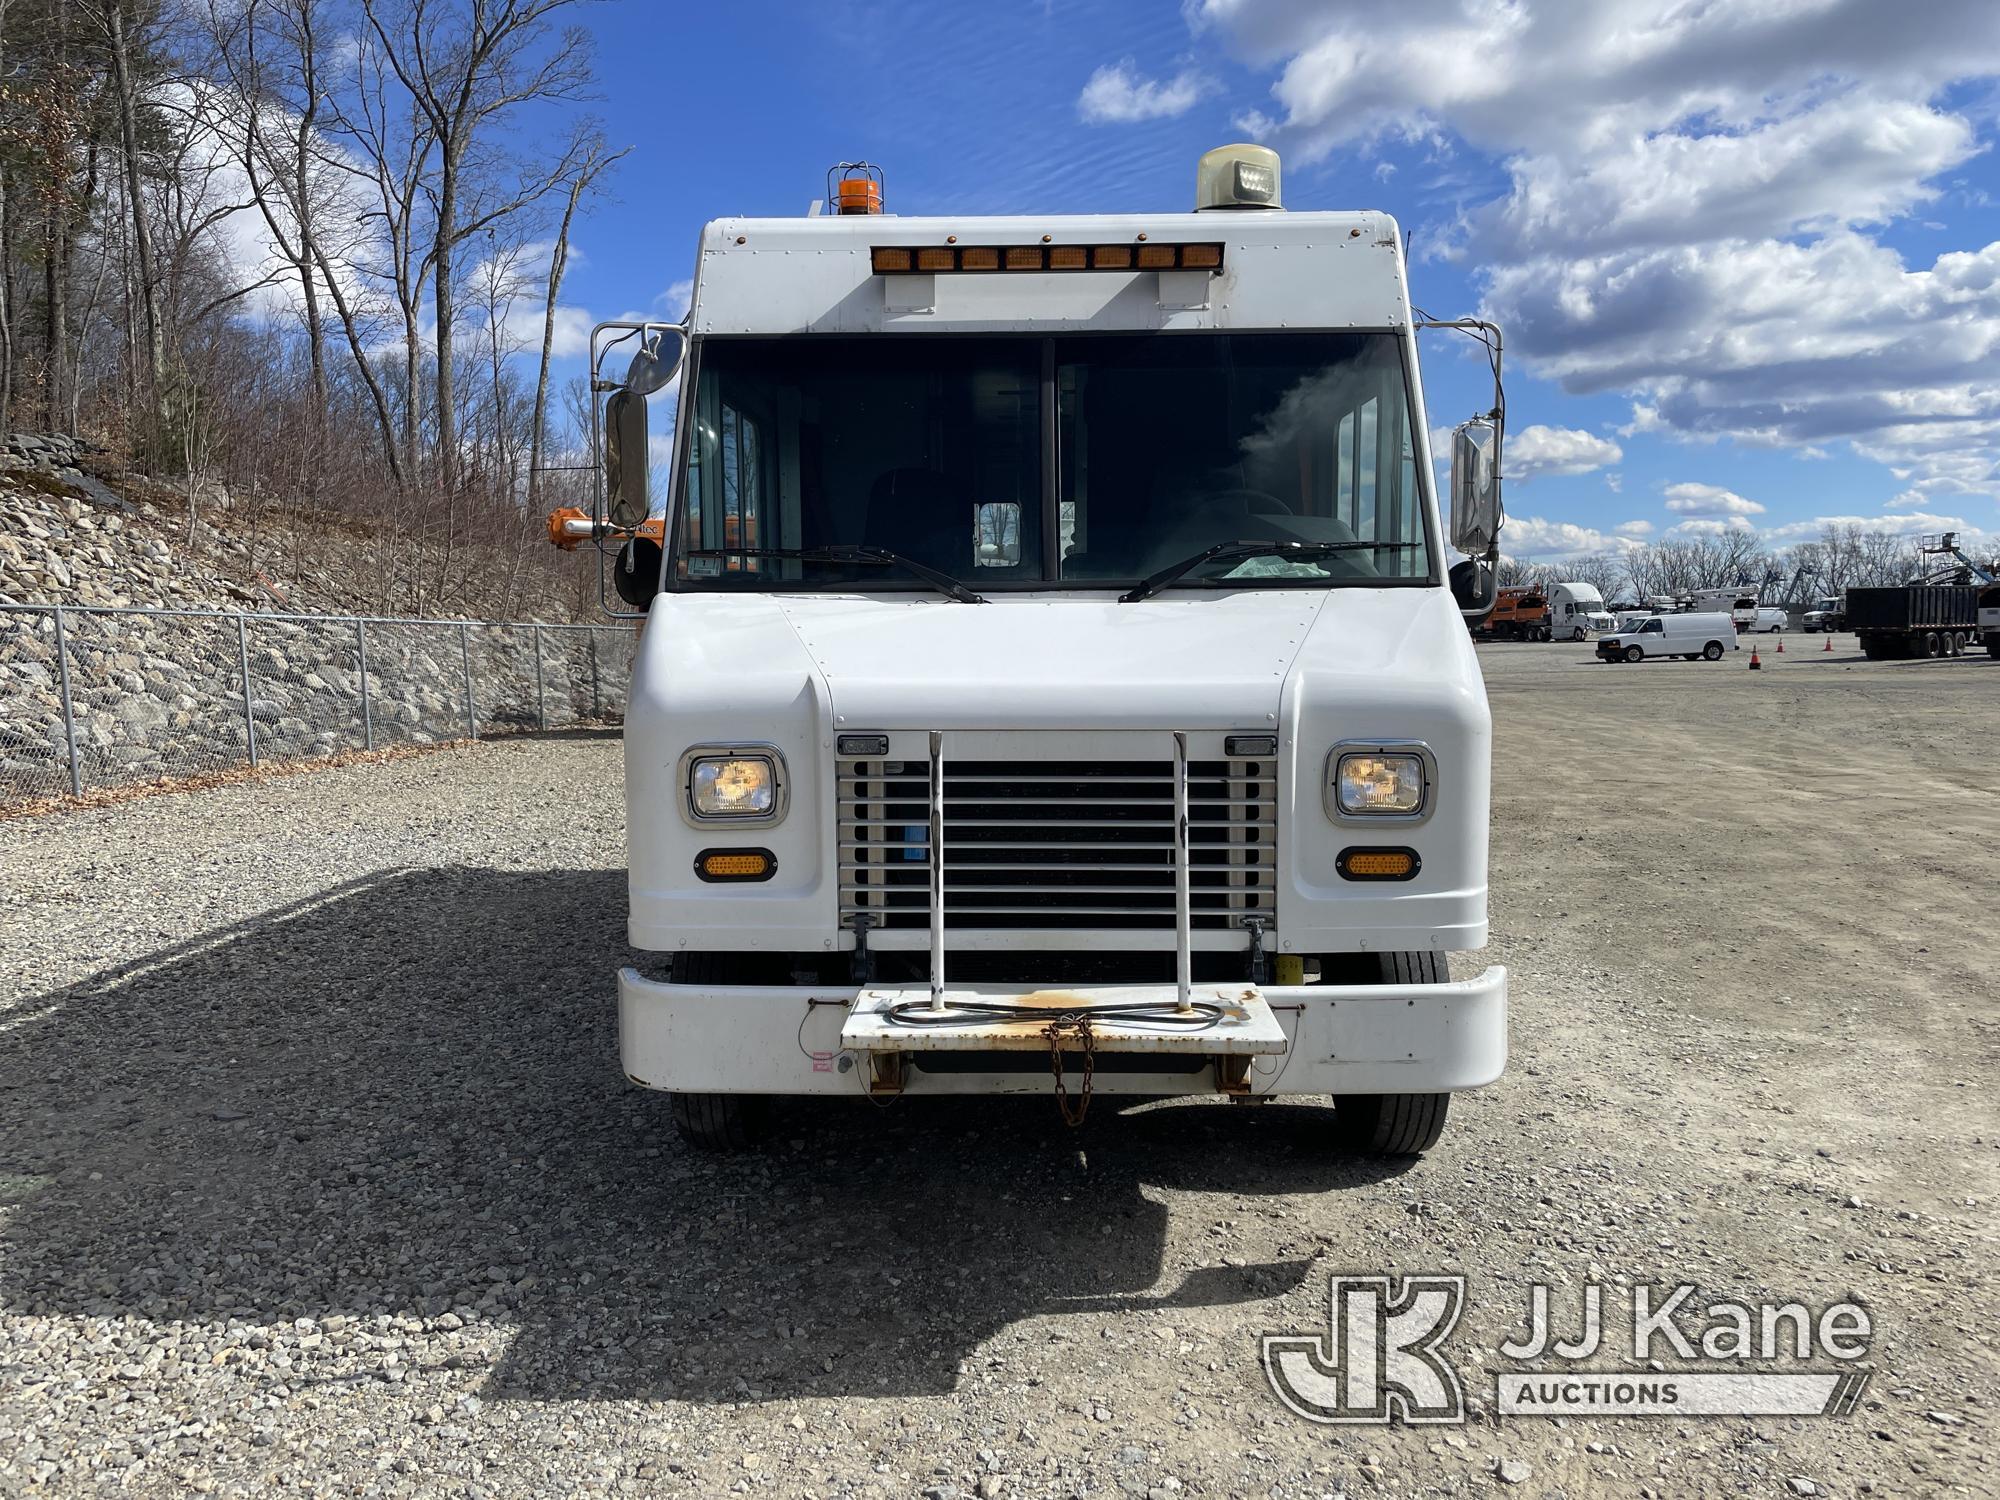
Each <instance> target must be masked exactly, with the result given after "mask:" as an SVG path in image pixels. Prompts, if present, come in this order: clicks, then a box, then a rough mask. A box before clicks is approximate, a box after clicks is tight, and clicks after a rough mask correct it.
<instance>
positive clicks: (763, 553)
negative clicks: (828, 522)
mask: <svg viewBox="0 0 2000 1500" xmlns="http://www.w3.org/2000/svg"><path fill="white" fill-rule="evenodd" d="M682 555H683V556H685V557H775V558H779V559H782V560H785V561H789V562H847V563H880V564H882V565H883V566H885V567H891V568H901V569H902V570H903V571H904V572H905V573H908V574H910V575H911V576H912V577H914V578H921V579H923V581H924V582H925V583H928V584H930V585H931V586H932V587H933V588H935V589H936V590H937V591H938V592H939V593H941V594H948V595H950V596H951V597H952V598H954V599H956V600H958V601H959V602H960V603H961V604H984V603H985V602H986V596H985V595H984V594H975V593H974V592H973V591H972V590H971V589H969V588H967V587H966V586H965V585H964V584H962V583H960V582H959V581H958V580H957V579H956V578H954V577H952V576H951V574H949V573H946V572H943V571H941V570H940V569H937V568H933V567H932V566H931V565H930V564H929V563H920V562H918V561H916V560H915V559H914V558H908V557H905V556H903V554H902V553H900V552H891V551H890V550H889V549H888V548H887V547H868V546H864V545H862V544H861V543H860V542H829V543H827V544H826V545H825V546H823V547H699V548H694V549H692V550H690V551H688V552H686V553H683V554H682Z"/></svg>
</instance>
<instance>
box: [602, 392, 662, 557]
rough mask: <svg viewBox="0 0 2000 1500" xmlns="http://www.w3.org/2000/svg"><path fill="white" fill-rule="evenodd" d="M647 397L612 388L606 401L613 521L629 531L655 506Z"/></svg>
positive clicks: (608, 487)
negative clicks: (649, 479)
mask: <svg viewBox="0 0 2000 1500" xmlns="http://www.w3.org/2000/svg"><path fill="white" fill-rule="evenodd" d="M649 458H650V455H649V454H648V453H647V451H646V398H645V397H644V396H642V395H640V394H639V393H638V392H636V391H632V390H621V391H613V392H612V393H611V399H610V400H608V401H606V402H605V403H604V487H605V492H606V494H607V495H608V496H609V499H608V501H607V505H608V508H609V510H610V512H611V524H612V525H613V526H616V527H617V528H618V529H619V530H621V531H630V530H632V529H633V528H634V527H635V526H637V525H638V524H639V523H640V522H642V521H644V520H645V519H646V517H647V515H648V514H649V513H650V512H651V510H652V502H651V500H650V499H649V497H648V496H647V493H646V470H647V466H648V461H649Z"/></svg>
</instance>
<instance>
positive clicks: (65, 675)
mask: <svg viewBox="0 0 2000 1500" xmlns="http://www.w3.org/2000/svg"><path fill="white" fill-rule="evenodd" d="M56 675H57V676H58V677H59V678H60V679H61V680H62V706H63V738H64V739H65V740H67V741H68V743H69V791H70V795H71V796H72V797H81V796H82V795H83V762H82V761H81V760H79V759H77V754H76V710H75V708H73V707H72V706H71V704H70V696H69V632H68V631H67V630H66V629H65V628H64V626H63V607H62V606H61V605H60V604H58V605H57V606H56Z"/></svg>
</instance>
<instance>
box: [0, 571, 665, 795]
mask: <svg viewBox="0 0 2000 1500" xmlns="http://www.w3.org/2000/svg"><path fill="white" fill-rule="evenodd" d="M632 644H633V641H632V632H631V630H630V629H629V628H623V627H618V626H602V625H540V624H534V623H520V624H494V623H488V622H483V621H479V622H459V621H456V620H399V619H387V618H378V617H363V616H355V615H266V614H231V613H226V612H222V611H216V610H167V609H129V608H128V609H96V608H85V607H80V606H69V605H44V604H7V605H0V803H6V802H17V801H24V800H28V799H32V798H38V797H49V796H60V795H62V794H63V793H71V794H74V795H78V796H81V795H82V794H83V793H84V792H86V791H89V790H93V789H96V788H100V787H115V786H120V785H126V784H129V783H132V782H139V781H151V780H154V779H156V778H159V777H186V776H199V775H202V774H203V773H205V772H210V771H220V770H225V769H227V768H229V767H232V766H240V765H253V766H254V765H262V764H265V763H267V762H275V761H284V760H299V759H303V758H307V757H311V756H320V755H333V754H337V753H339V752H341V751H346V750H376V749H382V748H386V747H388V746H391V745H427V744H436V743H439V742H441V741H445V740H456V739H468V738H473V739H476V738H478V737H479V736H480V735H482V734H495V733H500V734H506V733H514V732H518V731H523V730H533V729H556V728H562V727H565V726H568V725H575V724H597V723H607V722H616V721H618V720H620V719H621V718H622V717H623V715H624V707H625V690H626V686H627V682H628V671H629V667H630V663H631V654H632Z"/></svg>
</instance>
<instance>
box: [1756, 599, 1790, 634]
mask: <svg viewBox="0 0 2000 1500" xmlns="http://www.w3.org/2000/svg"><path fill="white" fill-rule="evenodd" d="M1790 621H1791V616H1790V615H1788V614H1786V613H1785V611H1784V610H1782V609H1779V608H1778V607H1777V606H1776V605H1775V604H1760V605H1758V606H1757V613H1756V615H1755V616H1754V618H1753V623H1752V624H1750V625H1749V626H1748V627H1747V628H1748V629H1751V630H1754V631H1756V632H1757V633H1758V634H1759V635H1779V634H1782V633H1783V631H1784V628H1785V626H1786V625H1787V624H1789V623H1790Z"/></svg>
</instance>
